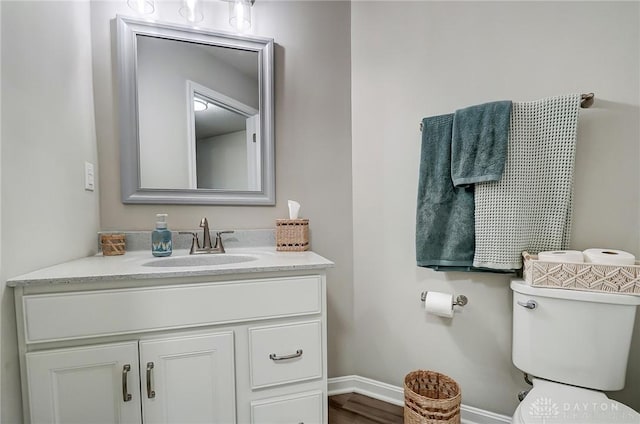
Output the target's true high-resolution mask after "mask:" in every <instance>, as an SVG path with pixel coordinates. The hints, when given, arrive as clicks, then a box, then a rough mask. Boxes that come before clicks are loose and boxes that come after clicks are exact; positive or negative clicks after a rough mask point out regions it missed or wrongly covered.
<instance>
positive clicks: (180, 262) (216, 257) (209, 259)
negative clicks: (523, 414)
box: [142, 253, 258, 267]
mask: <svg viewBox="0 0 640 424" xmlns="http://www.w3.org/2000/svg"><path fill="white" fill-rule="evenodd" d="M256 259H258V258H257V257H255V256H248V255H230V254H225V253H222V254H205V255H191V256H176V257H172V258H171V257H169V258H158V259H154V260H152V261H149V262H145V263H143V264H142V266H153V267H184V266H214V265H227V264H237V263H242V262H249V261H255V260H256Z"/></svg>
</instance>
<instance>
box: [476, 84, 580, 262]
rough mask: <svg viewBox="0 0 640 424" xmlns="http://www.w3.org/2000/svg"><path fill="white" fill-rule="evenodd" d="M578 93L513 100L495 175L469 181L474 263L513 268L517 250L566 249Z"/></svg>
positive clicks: (520, 252) (517, 254)
mask: <svg viewBox="0 0 640 424" xmlns="http://www.w3.org/2000/svg"><path fill="white" fill-rule="evenodd" d="M579 108H580V94H571V95H566V96H557V97H551V98H547V99H542V100H538V101H534V102H514V103H513V108H512V111H511V126H510V134H509V146H508V151H507V160H506V163H505V169H504V173H503V175H502V178H501V179H500V181H493V182H488V183H480V184H476V186H475V226H476V229H475V231H476V245H475V254H474V258H473V266H474V267H482V268H492V269H519V268H521V267H522V251H524V250H526V251H528V252H536V253H537V252H540V251H545V250H560V249H566V248H567V247H568V245H569V240H570V236H571V213H572V194H573V169H574V161H575V145H576V130H577V126H578V110H579Z"/></svg>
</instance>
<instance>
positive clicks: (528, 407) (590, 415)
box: [514, 380, 640, 424]
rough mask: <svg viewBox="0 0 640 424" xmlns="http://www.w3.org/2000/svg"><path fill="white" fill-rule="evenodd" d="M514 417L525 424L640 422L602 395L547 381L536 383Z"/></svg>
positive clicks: (537, 381)
mask: <svg viewBox="0 0 640 424" xmlns="http://www.w3.org/2000/svg"><path fill="white" fill-rule="evenodd" d="M514 418H517V420H514V421H515V422H520V423H523V424H529V423H537V424H540V423H542V422H544V423H546V424H549V423H575V424H589V423H594V424H596V423H597V424H601V423H630V424H631V423H633V424H638V423H640V414H638V413H637V412H636V411H634V410H633V409H631V408H629V407H628V406H626V405H624V404H622V403H620V402H617V401H615V400H612V399H609V398H608V397H606V396H605V394H604V393H602V392H598V391H595V390H588V389H583V388H580V387H573V386H567V385H564V384H560V383H554V382H551V381H546V380H534V382H533V389H531V391H529V394H527V397H526V398H525V399H524V400H523V401H522V402H521V403H520V405H519V406H518V408H517V410H516V414H515V415H514Z"/></svg>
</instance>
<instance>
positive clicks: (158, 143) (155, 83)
mask: <svg viewBox="0 0 640 424" xmlns="http://www.w3.org/2000/svg"><path fill="white" fill-rule="evenodd" d="M137 45H138V49H137V64H138V73H137V87H138V91H137V95H138V106H139V112H138V114H139V131H140V134H139V148H140V183H141V184H140V185H141V187H142V188H172V189H196V188H203V189H216V190H239V191H255V190H258V191H259V190H260V188H261V184H260V167H259V165H260V164H259V161H258V160H257V159H258V158H259V156H258V153H259V152H258V150H259V149H258V148H257V146H259V144H260V143H259V142H260V140H259V133H258V129H257V127H259V111H258V105H259V81H258V53H257V52H255V51H246V50H241V49H235V48H228V47H221V46H211V45H203V44H198V43H193V42H185V41H178V40H168V39H164V38H158V37H151V36H146V35H138V36H137ZM182 140H184V141H182ZM185 142H186V145H185V144H184V143H185Z"/></svg>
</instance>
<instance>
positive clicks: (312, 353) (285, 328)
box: [249, 320, 322, 389]
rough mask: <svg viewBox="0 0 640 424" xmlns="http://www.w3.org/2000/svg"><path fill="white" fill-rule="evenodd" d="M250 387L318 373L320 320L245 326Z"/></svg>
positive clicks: (311, 377)
mask: <svg viewBox="0 0 640 424" xmlns="http://www.w3.org/2000/svg"><path fill="white" fill-rule="evenodd" d="M249 350H250V355H251V356H250V364H249V366H250V371H251V387H252V388H254V389H257V388H261V387H268V386H275V385H278V384H286V383H292V382H298V381H303V380H310V379H314V378H321V377H322V323H321V322H320V320H315V321H306V322H296V323H291V324H284V325H274V326H265V327H253V328H250V329H249Z"/></svg>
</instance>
